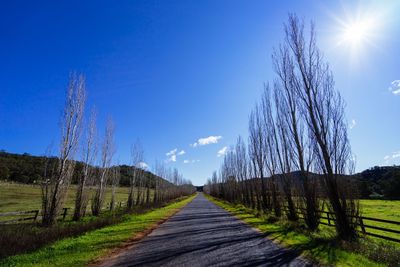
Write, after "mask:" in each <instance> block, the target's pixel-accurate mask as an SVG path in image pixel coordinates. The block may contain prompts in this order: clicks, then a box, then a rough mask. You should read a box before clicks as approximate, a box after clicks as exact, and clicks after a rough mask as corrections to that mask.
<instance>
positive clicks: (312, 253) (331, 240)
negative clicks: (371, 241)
mask: <svg viewBox="0 0 400 267" xmlns="http://www.w3.org/2000/svg"><path fill="white" fill-rule="evenodd" d="M207 197H208V198H209V199H210V200H211V201H213V202H214V203H216V204H217V205H219V206H221V207H222V208H224V209H226V210H227V211H229V212H231V213H232V214H233V215H235V216H236V217H237V218H239V219H241V220H242V221H244V222H246V223H248V224H249V225H251V226H252V227H254V228H257V229H259V230H260V231H261V232H262V233H266V234H267V235H268V238H270V239H272V240H274V241H275V242H277V243H280V244H281V245H283V246H285V247H288V248H291V249H294V250H296V251H299V253H301V254H302V255H303V256H305V257H306V258H308V259H310V260H312V261H314V262H317V263H319V264H322V265H329V266H331V265H334V266H354V267H361V266H368V267H375V266H386V265H385V264H381V263H377V262H374V261H371V260H369V259H367V258H366V257H365V256H364V255H361V254H358V253H354V252H350V251H346V250H345V249H342V248H341V247H342V244H341V242H340V241H337V240H336V238H335V232H334V228H333V227H323V228H322V229H321V230H320V231H318V232H309V231H307V230H306V229H304V228H301V227H299V226H298V225H294V224H291V223H288V222H281V221H279V222H275V223H273V222H269V220H268V217H266V216H261V215H257V214H256V212H255V211H254V210H251V209H248V208H245V207H244V206H243V205H234V204H231V203H228V202H225V201H221V200H218V199H215V198H212V197H210V196H207Z"/></svg>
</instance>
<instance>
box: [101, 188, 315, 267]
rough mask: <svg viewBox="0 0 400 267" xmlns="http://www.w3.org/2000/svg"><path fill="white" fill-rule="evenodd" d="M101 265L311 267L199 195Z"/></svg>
mask: <svg viewBox="0 0 400 267" xmlns="http://www.w3.org/2000/svg"><path fill="white" fill-rule="evenodd" d="M101 266H174V267H176V266H190V267H195V266H311V265H310V264H308V263H307V262H306V261H305V260H304V259H302V258H301V257H299V256H298V255H296V254H295V253H294V252H292V251H290V250H287V249H284V248H282V247H280V246H278V245H276V244H274V243H273V242H272V241H271V240H269V239H267V238H266V237H265V236H264V235H263V234H261V233H259V232H257V231H256V230H255V229H253V228H251V227H250V226H249V225H247V224H245V223H243V222H242V221H240V220H238V219H236V218H235V217H234V216H232V215H231V214H230V213H228V212H227V211H225V210H224V209H222V208H220V207H218V206H217V205H215V204H214V203H212V202H210V201H209V200H208V199H206V198H205V197H204V196H203V194H199V195H198V196H197V197H196V198H195V199H194V200H193V201H192V202H191V203H189V204H188V205H187V206H186V207H184V208H183V209H182V210H181V211H179V212H178V213H177V214H175V215H174V216H172V217H171V218H170V219H169V220H167V221H166V222H165V223H163V224H161V225H160V226H159V227H158V228H157V229H155V230H154V231H153V232H152V233H151V234H149V235H148V236H147V237H145V238H144V239H142V240H141V241H140V242H139V243H138V244H136V245H134V246H133V247H131V248H128V249H127V250H125V251H123V252H122V253H120V254H119V255H117V257H114V258H113V259H112V260H109V261H106V262H104V263H103V264H102V265H101Z"/></svg>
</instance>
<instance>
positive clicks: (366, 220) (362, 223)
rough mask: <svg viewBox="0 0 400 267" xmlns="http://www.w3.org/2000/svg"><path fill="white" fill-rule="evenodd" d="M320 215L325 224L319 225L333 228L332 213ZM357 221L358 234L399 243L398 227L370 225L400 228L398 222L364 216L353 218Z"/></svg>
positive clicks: (399, 233)
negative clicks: (375, 231) (380, 224)
mask: <svg viewBox="0 0 400 267" xmlns="http://www.w3.org/2000/svg"><path fill="white" fill-rule="evenodd" d="M283 210H284V211H286V212H287V211H288V210H287V207H284V209H283ZM297 210H300V211H301V210H303V211H304V210H305V209H303V208H297ZM320 213H321V215H322V216H321V219H325V220H326V222H324V221H323V220H321V221H320V223H321V224H323V225H327V226H333V227H334V226H335V216H334V213H333V212H329V211H320ZM298 214H302V213H301V212H298ZM299 218H300V219H304V218H303V217H301V216H299ZM354 218H356V219H357V225H358V226H359V229H358V230H357V231H358V232H360V233H362V234H364V235H368V236H373V237H377V238H381V239H385V240H389V241H393V242H398V243H400V227H398V228H399V230H396V229H391V228H386V227H381V226H375V225H371V222H378V223H384V224H387V225H390V226H391V225H396V226H400V221H391V220H385V219H378V218H372V217H365V216H357V217H354ZM368 229H373V230H379V231H380V232H383V233H391V234H396V237H392V236H387V235H382V234H377V233H373V232H371V231H368Z"/></svg>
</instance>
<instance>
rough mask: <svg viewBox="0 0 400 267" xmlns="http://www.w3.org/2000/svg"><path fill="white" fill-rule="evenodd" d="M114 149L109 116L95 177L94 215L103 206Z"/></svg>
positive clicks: (111, 123) (97, 213)
mask: <svg viewBox="0 0 400 267" xmlns="http://www.w3.org/2000/svg"><path fill="white" fill-rule="evenodd" d="M114 149H115V148H114V123H113V121H112V119H111V118H108V120H107V125H106V130H105V136H104V140H103V145H102V150H101V165H100V174H99V177H98V179H97V188H96V192H95V195H94V198H93V200H92V213H93V215H95V216H98V215H99V214H100V211H101V208H102V206H103V202H104V198H105V190H106V186H107V178H108V175H109V169H110V165H111V161H112V157H113V155H114Z"/></svg>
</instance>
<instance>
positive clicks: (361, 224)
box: [358, 216, 366, 234]
mask: <svg viewBox="0 0 400 267" xmlns="http://www.w3.org/2000/svg"><path fill="white" fill-rule="evenodd" d="M358 219H359V221H360V226H361V231H362V232H363V234H365V233H366V231H365V227H364V222H363V219H362V217H361V216H360V217H358Z"/></svg>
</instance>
